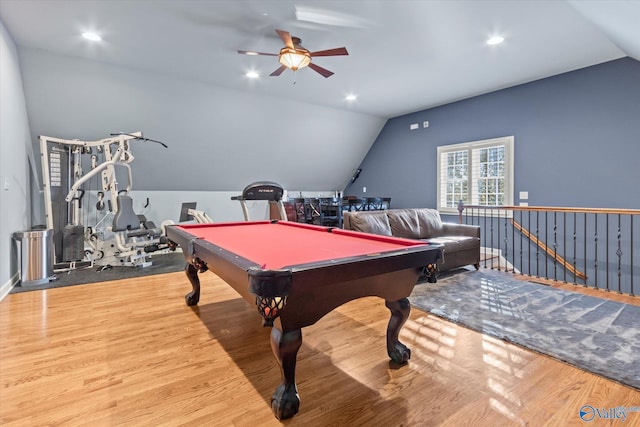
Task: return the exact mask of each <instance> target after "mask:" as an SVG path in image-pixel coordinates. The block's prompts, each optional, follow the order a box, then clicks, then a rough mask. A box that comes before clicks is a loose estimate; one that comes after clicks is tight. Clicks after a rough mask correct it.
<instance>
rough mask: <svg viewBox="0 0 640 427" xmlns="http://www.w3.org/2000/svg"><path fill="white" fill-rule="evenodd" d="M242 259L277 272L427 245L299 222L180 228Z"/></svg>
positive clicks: (190, 225)
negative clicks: (305, 265) (321, 262)
mask: <svg viewBox="0 0 640 427" xmlns="http://www.w3.org/2000/svg"><path fill="white" fill-rule="evenodd" d="M178 228H181V229H182V230H184V231H185V232H187V233H189V234H191V235H193V236H194V237H195V238H198V239H203V240H206V241H207V242H209V243H212V244H214V245H216V246H219V247H221V248H224V249H225V250H227V251H230V252H232V253H234V254H236V255H238V256H241V257H243V258H246V259H248V260H251V261H253V262H255V263H256V264H259V265H261V266H262V268H263V269H272V270H277V269H281V268H284V267H292V266H296V265H300V264H307V263H312V262H318V261H327V260H333V259H342V258H348V257H356V256H365V255H370V254H379V253H383V252H390V251H397V250H401V249H403V248H408V247H414V246H417V245H426V243H423V242H420V241H416V240H409V239H400V238H395V237H387V236H378V235H374V234H365V233H358V232H353V231H347V230H341V229H333V230H332V231H331V232H327V228H326V227H320V226H314V225H308V224H300V223H296V222H286V221H282V222H276V223H274V222H271V221H254V222H235V223H213V224H188V225H181V226H178Z"/></svg>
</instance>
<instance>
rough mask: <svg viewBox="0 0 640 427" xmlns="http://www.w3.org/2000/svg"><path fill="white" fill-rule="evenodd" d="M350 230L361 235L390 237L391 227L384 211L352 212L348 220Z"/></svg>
mask: <svg viewBox="0 0 640 427" xmlns="http://www.w3.org/2000/svg"><path fill="white" fill-rule="evenodd" d="M349 223H350V228H351V230H354V231H361V232H363V233H372V234H380V235H381V236H392V234H391V226H390V225H389V220H388V219H387V214H386V213H385V212H384V211H375V212H363V213H362V215H361V214H360V212H353V213H351V215H350V218H349Z"/></svg>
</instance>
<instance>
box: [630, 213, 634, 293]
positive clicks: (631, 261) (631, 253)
mask: <svg viewBox="0 0 640 427" xmlns="http://www.w3.org/2000/svg"><path fill="white" fill-rule="evenodd" d="M634 218H635V216H634V215H629V222H630V223H631V227H630V233H629V234H630V235H631V240H630V243H631V248H630V249H631V250H630V251H629V252H630V255H629V260H630V262H629V266H630V271H629V273H630V275H631V296H634V294H633V219H634Z"/></svg>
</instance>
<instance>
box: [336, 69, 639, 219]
mask: <svg viewBox="0 0 640 427" xmlns="http://www.w3.org/2000/svg"><path fill="white" fill-rule="evenodd" d="M469 78H473V75H472V73H470V74H469ZM423 121H429V127H428V128H423V127H422V122H423ZM411 123H420V128H419V129H418V130H409V125H410V124H411ZM508 135H513V136H514V137H515V167H514V169H515V193H514V194H515V199H514V200H515V203H516V204H517V203H518V192H519V191H528V192H529V204H530V205H532V206H570V207H610V208H640V190H639V187H640V62H638V61H636V60H634V59H631V58H623V59H619V60H615V61H611V62H606V63H603V64H599V65H596V66H592V67H588V68H583V69H580V70H577V71H573V72H569V73H565V74H560V75H557V76H553V77H549V78H546V79H542V80H537V81H534V82H531V83H527V84H523V85H520V86H515V87H512V88H508V89H503V90H500V91H496V92H492V93H489V94H485V95H480V96H477V97H474V98H470V99H466V100H463V101H459V102H455V103H451V104H447V105H443V106H440V107H436V108H431V109H428V110H424V111H420V112H416V113H412V114H408V115H405V116H400V117H396V118H393V119H390V120H389V121H388V122H387V124H386V125H385V127H384V128H383V130H382V131H381V132H380V134H379V136H378V138H377V140H376V141H375V143H374V144H373V146H372V148H371V149H370V150H369V152H368V154H367V155H366V157H365V159H364V160H363V162H362V164H361V166H360V167H361V168H362V173H361V174H360V177H359V178H358V180H357V181H356V182H355V183H354V184H352V185H351V186H350V187H348V188H347V189H346V190H345V193H344V194H345V195H356V196H369V197H373V196H379V197H391V198H392V207H394V208H402V207H432V208H434V207H436V183H437V180H436V147H437V146H439V145H446V144H455V143H461V142H468V141H476V140H482V139H488V138H495V137H501V136H508ZM363 186H366V187H367V192H366V193H363V192H362V187H363Z"/></svg>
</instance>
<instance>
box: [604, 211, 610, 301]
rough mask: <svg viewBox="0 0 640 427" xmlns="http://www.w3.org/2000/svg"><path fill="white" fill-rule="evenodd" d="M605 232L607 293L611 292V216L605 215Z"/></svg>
mask: <svg viewBox="0 0 640 427" xmlns="http://www.w3.org/2000/svg"><path fill="white" fill-rule="evenodd" d="M604 225H605V228H604V231H605V244H606V245H605V252H604V259H605V266H606V267H605V275H604V278H605V287H606V288H607V292H608V291H610V289H609V214H608V213H607V214H604Z"/></svg>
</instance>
